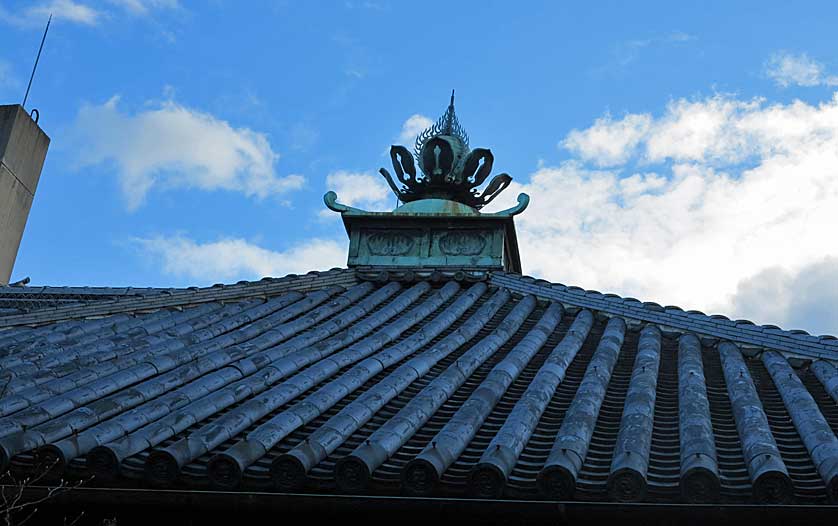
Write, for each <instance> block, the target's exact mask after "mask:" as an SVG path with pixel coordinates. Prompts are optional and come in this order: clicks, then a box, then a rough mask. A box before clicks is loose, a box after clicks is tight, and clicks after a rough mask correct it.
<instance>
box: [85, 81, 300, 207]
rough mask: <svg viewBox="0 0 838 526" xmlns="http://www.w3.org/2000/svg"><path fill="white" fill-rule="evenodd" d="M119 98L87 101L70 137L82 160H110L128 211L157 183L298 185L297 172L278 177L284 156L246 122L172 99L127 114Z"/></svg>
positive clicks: (243, 187) (273, 189) (265, 190)
mask: <svg viewBox="0 0 838 526" xmlns="http://www.w3.org/2000/svg"><path fill="white" fill-rule="evenodd" d="M118 102H119V98H118V97H113V98H111V99H110V100H109V101H108V102H106V103H105V104H102V105H98V106H97V105H85V106H83V107H82V108H81V109H80V110H79V113H78V116H77V118H76V121H75V124H74V127H73V136H74V137H73V138H74V139H75V140H76V143H77V144H78V152H79V153H78V155H79V164H80V165H81V166H90V165H97V164H102V163H113V165H114V166H115V168H116V175H117V176H118V177H119V181H120V185H121V187H122V191H123V195H124V197H125V200H126V203H127V206H128V208H129V210H134V209H136V208H137V207H139V206H140V205H141V204H142V203H143V201H144V200H145V198H146V195H147V194H148V192H149V191H150V190H151V189H152V188H154V187H160V188H177V187H181V188H198V189H201V190H231V191H237V192H242V193H244V194H245V195H247V196H250V197H257V198H265V197H268V196H271V195H277V194H282V193H284V192H287V191H289V190H295V189H299V188H301V187H302V186H303V184H304V182H305V180H304V178H303V177H302V176H299V175H288V176H284V177H280V176H278V175H277V174H276V170H275V168H274V165H275V163H276V160H277V159H278V157H279V155H278V154H277V153H275V152H274V151H273V149H272V148H271V145H270V143H269V142H268V138H267V137H266V136H265V135H264V134H262V133H259V132H255V131H253V130H250V129H248V128H233V127H232V126H231V125H230V124H229V123H228V122H226V121H223V120H221V119H218V118H216V117H214V116H212V115H210V114H208V113H204V112H201V111H198V110H194V109H190V108H187V107H184V106H181V105H179V104H176V103H175V102H172V101H167V102H164V103H162V104H159V105H157V107H154V108H152V109H148V110H144V111H140V112H137V113H135V114H133V115H132V114H127V113H124V112H122V111H120V110H119V108H118V107H117V105H118Z"/></svg>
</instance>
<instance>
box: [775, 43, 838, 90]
mask: <svg viewBox="0 0 838 526" xmlns="http://www.w3.org/2000/svg"><path fill="white" fill-rule="evenodd" d="M824 69H825V68H824V65H823V64H821V63H820V62H818V61H816V60H814V59H812V58H810V57H809V56H808V55H807V54H806V53H799V54H795V53H790V52H788V51H778V52H776V53H774V54H773V55H771V57H770V58H769V59H768V61H767V62H766V63H765V73H766V75H768V76H769V77H770V78H771V79H773V80H774V82H775V83H777V85H779V86H782V87H784V88H787V87H789V86H818V85H821V84H824V85H827V86H835V85H836V84H838V77H835V76H834V75H827V74H826V73H825V71H824Z"/></svg>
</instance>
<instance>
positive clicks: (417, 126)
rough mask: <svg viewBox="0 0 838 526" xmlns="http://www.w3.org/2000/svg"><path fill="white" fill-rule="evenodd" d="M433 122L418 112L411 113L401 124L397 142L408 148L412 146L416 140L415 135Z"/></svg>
mask: <svg viewBox="0 0 838 526" xmlns="http://www.w3.org/2000/svg"><path fill="white" fill-rule="evenodd" d="M433 123H434V121H432V120H431V119H429V118H428V117H425V116H424V115H419V114H418V113H416V114H413V115H411V116H410V117H408V118H407V120H406V121H404V124H402V131H401V133H399V137H398V144H402V145H404V146H407V148H408V149H411V148H413V143H415V142H416V136H417V135H419V134H420V133H422V132H423V131H425V129H426V128H428V127H429V126H431V125H432V124H433Z"/></svg>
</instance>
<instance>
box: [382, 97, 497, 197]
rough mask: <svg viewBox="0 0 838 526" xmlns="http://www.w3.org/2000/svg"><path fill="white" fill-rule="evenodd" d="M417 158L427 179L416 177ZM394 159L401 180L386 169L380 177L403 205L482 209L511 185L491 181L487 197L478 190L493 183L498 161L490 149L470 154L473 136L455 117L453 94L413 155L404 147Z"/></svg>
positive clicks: (396, 151)
mask: <svg viewBox="0 0 838 526" xmlns="http://www.w3.org/2000/svg"><path fill="white" fill-rule="evenodd" d="M414 156H415V159H416V161H418V162H419V168H420V169H421V170H422V174H417V172H416V166H415V164H414ZM390 159H391V160H392V161H393V170H395V172H396V179H397V180H398V182H399V183H401V186H399V185H398V184H397V182H396V181H395V180H394V179H393V177H392V176H391V175H390V173H389V172H388V171H387V170H386V169H384V168H381V169H380V170H379V172H380V173H381V175H383V176H384V179H386V180H387V183H388V184H389V185H390V188H391V189H392V190H393V192H394V193H395V194H396V196H398V198H399V199H400V200H401V201H402V202H403V203H409V202H411V201H418V200H420V199H446V200H450V201H456V202H458V203H462V204H465V205H468V206H470V207H472V208H475V209H478V210H479V209H480V208H483V207H484V206H486V205H487V204H489V203H490V202H491V201H492V200H493V199H494V198H495V197H497V196H498V194H500V193H501V192H502V191H503V190H504V189H506V187H507V186H509V184H510V183H511V182H512V177H510V176H509V175H508V174H505V173H502V174H500V175H496V176H495V177H493V178H492V180H491V181H490V182H489V184H488V185H487V186H486V188H485V189H484V190H483V192H482V193H480V192H479V190H478V188H477V187H479V186H480V185H482V184H483V182H484V181H485V180H486V179H487V178H488V177H489V174H490V172H491V171H492V164H493V163H494V156H493V155H492V152H491V150H489V149H488V148H475V149H474V150H470V149H469V145H468V134H467V133H466V132H465V130H464V129H463V127H462V125H461V124H460V122H459V120H458V119H457V115H456V113H455V112H454V92H453V91H452V92H451V103H450V104H449V105H448V109H447V110H446V111H445V113H444V114H443V115H442V117H440V118H439V119H438V120H437V121H436V123H434V124H433V125H432V126H431V127H429V128H428V129H426V130H425V131H423V132H422V133H420V134H419V136H418V137H417V138H416V144H415V151H414V153H413V155H411V153H410V151H408V149H407V148H405V147H404V146H401V145H393V146H391V147H390Z"/></svg>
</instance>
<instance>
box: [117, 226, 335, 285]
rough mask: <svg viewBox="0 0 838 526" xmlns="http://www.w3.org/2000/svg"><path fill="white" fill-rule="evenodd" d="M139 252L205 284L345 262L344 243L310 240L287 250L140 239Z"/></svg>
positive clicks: (242, 244) (242, 243)
mask: <svg viewBox="0 0 838 526" xmlns="http://www.w3.org/2000/svg"><path fill="white" fill-rule="evenodd" d="M133 242H134V243H135V245H136V246H137V247H138V248H139V249H140V251H141V252H142V253H143V254H144V255H146V256H147V257H150V258H151V259H152V260H153V261H155V262H159V263H160V264H161V265H162V269H163V272H165V273H166V274H171V275H173V276H179V277H186V278H189V279H193V280H198V281H200V282H204V283H211V282H219V281H236V280H240V279H259V278H262V277H264V276H272V277H280V276H284V275H286V274H291V273H305V272H308V271H311V270H326V269H329V268H334V267H343V266H345V264H346V247H345V246H344V245H345V243H339V242H337V241H334V240H329V239H311V240H308V241H305V242H303V243H300V244H298V245H294V246H292V247H290V248H288V249H287V250H284V251H274V250H268V249H266V248H262V247H260V246H258V245H255V244H253V243H250V242H248V241H246V240H244V239H239V238H231V239H221V240H218V241H214V242H209V243H198V242H196V241H194V240H192V239H189V238H187V237H183V236H173V237H166V236H160V237H154V238H145V239H143V238H138V239H134V240H133Z"/></svg>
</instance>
